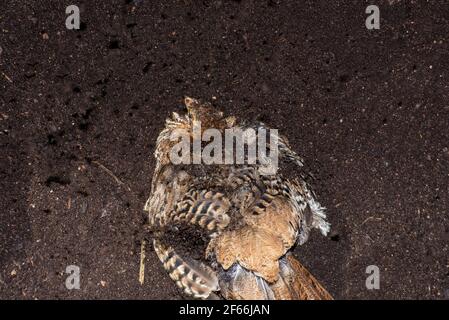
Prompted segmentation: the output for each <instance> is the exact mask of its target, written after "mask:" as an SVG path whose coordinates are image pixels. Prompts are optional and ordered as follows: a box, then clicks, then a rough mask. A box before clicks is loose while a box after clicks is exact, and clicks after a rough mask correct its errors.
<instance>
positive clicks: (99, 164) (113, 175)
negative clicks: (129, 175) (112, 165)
mask: <svg viewBox="0 0 449 320" xmlns="http://www.w3.org/2000/svg"><path fill="white" fill-rule="evenodd" d="M92 163H95V164H96V165H97V166H99V167H100V168H101V169H103V170H104V171H105V172H106V173H107V174H108V175H110V176H111V177H112V178H113V179H114V180H115V182H117V183H118V184H119V185H121V186H122V185H123V186H125V187H126V189H127V190H128V191H131V189H130V188H129V187H128V186H127V185H125V183H124V182H123V181H122V180H120V179H119V178H118V177H117V176H116V175H115V174H114V173H113V172H112V171H111V170H109V169H108V168H106V167H105V166H104V165H102V164H101V163H100V162H98V161H96V160H94V161H92Z"/></svg>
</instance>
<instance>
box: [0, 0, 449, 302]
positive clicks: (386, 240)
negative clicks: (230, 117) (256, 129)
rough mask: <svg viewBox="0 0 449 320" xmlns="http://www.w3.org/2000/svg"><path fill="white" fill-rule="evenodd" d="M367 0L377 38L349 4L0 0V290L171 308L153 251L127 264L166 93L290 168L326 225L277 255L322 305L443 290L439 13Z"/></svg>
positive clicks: (445, 67)
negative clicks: (233, 126)
mask: <svg viewBox="0 0 449 320" xmlns="http://www.w3.org/2000/svg"><path fill="white" fill-rule="evenodd" d="M73 2H75V4H77V5H78V6H79V7H80V9H81V20H82V24H81V29H80V30H78V31H75V30H67V29H66V27H65V18H66V14H65V8H66V6H68V5H70V4H73ZM375 2H376V4H378V5H379V7H380V11H381V28H380V30H367V29H366V27H365V18H366V17H367V14H365V8H366V6H367V5H368V4H371V3H367V2H365V1H327V0H321V1H294V0H291V1H283V0H270V1H247V0H242V1H223V0H216V1H161V2H160V4H156V1H149V0H134V1H132V0H126V1H125V0H120V1H118V0H116V1H109V0H108V1H105V0H104V1H87V0H84V1H82V0H77V1H60V0H53V1H50V0H41V1H34V0H21V1H18V0H17V1H13V0H2V1H1V4H0V47H1V49H0V112H1V114H0V146H1V152H0V158H1V167H0V186H1V187H0V188H1V193H0V298H3V299H17V298H19V299H21V298H23V299H35V298H37V299H49V298H63V299H72V298H89V299H92V298H138V299H178V298H181V295H180V294H179V292H178V290H177V288H176V286H175V285H174V284H173V283H172V282H171V280H170V279H169V277H168V276H167V275H166V274H165V272H164V271H163V269H162V267H161V265H160V263H159V261H158V260H157V257H156V255H155V253H154V252H153V251H152V250H150V249H148V250H147V259H146V275H145V276H146V277H145V283H144V284H143V285H140V284H139V282H138V271H139V259H140V258H139V256H140V254H139V251H140V241H141V240H142V239H143V238H145V237H147V234H146V232H145V228H144V225H145V223H146V217H145V214H144V212H143V209H142V208H143V205H144V203H145V200H146V198H147V196H148V194H149V190H150V179H151V174H152V171H153V168H154V159H153V155H152V153H153V151H154V145H155V140H156V137H157V134H158V132H159V131H160V130H161V128H162V127H163V125H164V119H165V117H166V116H167V115H168V114H169V113H170V112H171V111H174V110H177V109H178V108H179V106H180V105H181V102H182V99H183V97H184V96H185V95H189V96H192V97H197V98H202V99H205V100H210V101H213V102H214V103H215V104H216V105H220V106H222V107H223V109H224V110H225V111H226V112H227V113H229V114H235V115H237V116H240V117H243V118H248V119H258V120H262V121H264V122H266V123H268V124H269V125H271V126H272V127H274V128H279V130H280V132H281V133H283V134H285V135H286V136H287V137H288V138H289V140H290V142H291V144H292V145H293V146H294V149H295V150H296V151H298V152H299V153H300V154H301V155H302V156H303V157H304V158H305V160H306V162H307V163H308V165H309V166H310V167H311V168H312V172H313V173H314V175H315V177H316V182H315V188H316V190H317V193H318V194H319V199H320V201H321V202H322V204H323V205H325V206H326V207H327V208H328V214H329V219H330V221H331V223H332V231H331V234H330V236H328V237H323V236H321V235H320V234H319V233H318V232H313V234H312V236H311V238H310V240H309V242H307V243H306V244H305V245H304V246H302V247H300V248H298V249H297V250H296V253H297V256H298V257H299V259H300V260H301V261H302V263H303V264H304V265H305V266H307V267H308V268H309V269H310V270H311V271H312V272H313V273H314V274H315V276H316V277H317V278H318V279H319V280H320V281H321V282H322V283H323V284H324V286H325V287H327V288H328V289H329V291H330V292H331V293H332V294H333V295H334V296H335V297H336V298H338V299H354V298H356V299H379V298H387V299H404V298H406V299H410V298H416V299H444V298H449V258H448V257H449V254H448V253H449V250H448V249H449V214H448V209H449V197H448V194H449V183H448V182H449V149H448V148H449V139H448V136H449V130H448V128H449V104H448V101H449V45H448V44H449V36H448V35H449V6H448V5H447V2H446V1H432V2H425V1H401V0H389V1H375ZM113 176H115V177H116V178H114V177H113ZM72 264H73V265H77V266H79V267H80V268H81V289H80V290H67V289H66V288H65V279H66V277H67V274H65V270H66V266H68V265H72ZM369 265H377V266H378V267H379V269H380V275H381V278H380V289H379V290H367V288H366V286H365V279H366V277H367V276H368V275H367V274H366V267H367V266H369Z"/></svg>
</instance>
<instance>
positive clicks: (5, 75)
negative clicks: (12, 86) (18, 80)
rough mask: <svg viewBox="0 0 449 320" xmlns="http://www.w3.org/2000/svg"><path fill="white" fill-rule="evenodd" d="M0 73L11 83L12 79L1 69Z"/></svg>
mask: <svg viewBox="0 0 449 320" xmlns="http://www.w3.org/2000/svg"><path fill="white" fill-rule="evenodd" d="M1 73H2V76H4V77H5V79H6V80H8V81H9V82H11V83H12V80H11V78H10V77H8V75H7V74H6V73H4V72H3V71H1Z"/></svg>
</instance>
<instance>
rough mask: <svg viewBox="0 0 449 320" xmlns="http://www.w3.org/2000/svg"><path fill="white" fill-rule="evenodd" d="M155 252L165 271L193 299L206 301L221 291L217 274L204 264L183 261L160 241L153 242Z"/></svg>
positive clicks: (187, 260) (188, 260)
mask: <svg viewBox="0 0 449 320" xmlns="http://www.w3.org/2000/svg"><path fill="white" fill-rule="evenodd" d="M153 246H154V250H155V251H156V254H157V256H158V257H159V260H160V261H161V262H162V264H163V266H164V269H165V270H166V271H167V272H168V274H169V276H170V278H171V279H172V280H173V281H175V283H176V285H177V286H178V287H179V288H180V289H181V290H183V291H184V293H186V294H187V295H189V296H192V297H193V298H201V299H206V298H209V296H213V294H212V293H213V291H217V290H219V287H218V278H217V276H216V275H215V272H214V271H213V270H212V269H211V268H209V267H208V266H206V265H205V264H203V263H200V262H198V261H195V260H191V259H183V258H182V257H180V256H179V255H178V254H177V253H176V252H175V251H174V250H173V248H171V247H170V246H166V245H164V244H163V243H162V242H161V241H160V240H156V239H155V240H154V241H153Z"/></svg>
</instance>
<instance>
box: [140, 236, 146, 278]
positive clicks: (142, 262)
mask: <svg viewBox="0 0 449 320" xmlns="http://www.w3.org/2000/svg"><path fill="white" fill-rule="evenodd" d="M145 245H146V241H145V240H142V243H141V244H140V269H139V282H140V284H141V285H142V284H143V282H144V281H145Z"/></svg>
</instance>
